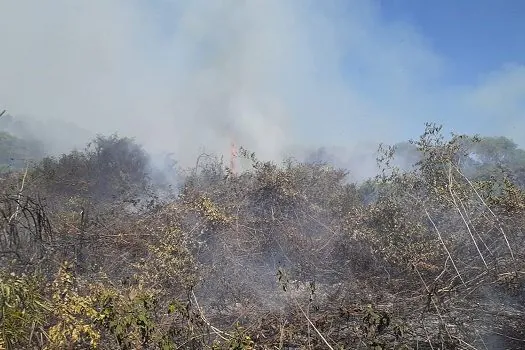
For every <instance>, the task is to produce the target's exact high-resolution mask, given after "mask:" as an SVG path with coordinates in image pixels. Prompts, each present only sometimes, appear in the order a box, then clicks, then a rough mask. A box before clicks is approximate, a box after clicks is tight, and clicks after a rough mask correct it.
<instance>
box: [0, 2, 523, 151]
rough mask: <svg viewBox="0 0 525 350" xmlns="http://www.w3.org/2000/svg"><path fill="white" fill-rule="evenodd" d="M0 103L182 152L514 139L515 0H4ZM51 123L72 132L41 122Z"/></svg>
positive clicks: (517, 82) (518, 36)
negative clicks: (452, 135) (437, 127)
mask: <svg viewBox="0 0 525 350" xmlns="http://www.w3.org/2000/svg"><path fill="white" fill-rule="evenodd" d="M0 14H2V19H1V20H0V108H6V109H8V110H9V111H10V112H11V113H12V114H14V115H32V116H36V117H38V118H40V119H42V120H51V119H59V120H62V121H67V122H70V123H74V124H76V125H79V126H81V127H83V128H86V129H89V130H90V131H92V132H102V133H112V132H118V133H119V134H121V135H126V136H128V135H129V136H136V137H137V139H138V140H139V141H141V142H142V143H144V144H145V145H146V146H147V147H148V148H150V149H153V150H170V151H174V152H175V154H177V155H178V157H179V158H181V159H183V160H184V159H186V160H188V161H189V160H193V159H194V158H195V156H196V154H197V153H199V152H200V151H202V147H206V149H207V150H214V151H217V152H222V151H225V150H227V149H228V147H229V143H230V139H232V138H234V139H235V140H236V141H237V143H238V144H242V145H245V146H246V147H248V148H249V149H251V150H254V151H255V152H257V153H258V154H259V156H260V157H261V158H275V157H278V155H279V154H280V152H282V150H283V149H286V148H287V147H289V146H292V145H304V146H318V145H328V146H331V145H338V146H345V147H354V146H355V144H357V143H361V142H378V141H386V142H392V141H399V140H404V139H407V138H410V137H417V136H418V135H419V134H420V133H421V132H422V130H423V123H424V122H425V121H435V122H438V123H443V124H444V125H445V129H446V130H451V131H456V132H466V133H482V134H489V135H495V134H496V135H506V136H509V137H512V138H514V139H515V141H517V142H519V143H520V144H521V145H524V144H525V133H524V132H523V130H525V35H524V34H523V33H525V20H523V19H525V2H523V1H521V0H499V1H498V0H490V1H489V0H439V1H438V0H432V1H431V0H424V1H423V0H421V1H419V0H383V1H371V0H370V1H368V0H355V1H353V0H346V1H344V0H340V1H332V0H322V1H321V0H317V1H314V0H187V1H182V0H180V1H176V0H172V1H170V0H148V1H139V0H76V1H71V0H47V1H39V0H4V1H1V2H0ZM52 136H53V137H56V138H59V139H65V140H67V139H68V137H69V138H70V139H71V138H73V140H68V141H70V142H71V141H75V142H80V141H82V142H83V140H78V139H77V138H76V137H77V136H75V137H73V136H71V135H68V133H64V132H57V134H56V135H52Z"/></svg>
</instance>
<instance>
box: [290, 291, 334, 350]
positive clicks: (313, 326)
mask: <svg viewBox="0 0 525 350" xmlns="http://www.w3.org/2000/svg"><path fill="white" fill-rule="evenodd" d="M294 301H295V303H296V304H297V307H298V308H299V310H301V312H302V314H303V315H304V317H305V318H306V320H307V321H308V323H309V324H310V325H311V326H312V328H313V329H314V330H315V331H316V332H317V334H318V335H319V337H320V338H321V339H322V340H323V342H324V343H325V344H326V346H328V348H329V349H330V350H334V348H333V347H332V346H331V345H330V343H328V341H327V340H326V338H325V337H324V336H323V335H322V334H321V332H319V330H318V329H317V327H316V326H315V325H314V324H313V323H312V321H310V318H309V317H308V315H307V314H306V313H305V312H304V310H303V308H302V307H301V305H299V302H298V301H297V299H295V298H294Z"/></svg>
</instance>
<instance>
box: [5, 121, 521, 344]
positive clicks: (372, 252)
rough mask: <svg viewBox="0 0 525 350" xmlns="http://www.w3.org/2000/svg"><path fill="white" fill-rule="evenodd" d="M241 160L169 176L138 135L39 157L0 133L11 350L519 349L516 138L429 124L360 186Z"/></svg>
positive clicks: (306, 169)
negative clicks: (447, 130)
mask: <svg viewBox="0 0 525 350" xmlns="http://www.w3.org/2000/svg"><path fill="white" fill-rule="evenodd" d="M240 156H241V157H243V158H245V159H246V160H248V161H249V162H250V163H251V166H252V167H251V169H249V170H246V171H243V172H242V173H240V174H236V175H234V174H232V173H231V171H230V169H228V168H227V164H223V163H222V161H221V160H220V159H219V158H216V157H214V156H203V157H200V159H199V161H198V162H197V163H196V166H195V167H194V168H192V169H178V168H174V167H173V166H171V165H170V169H172V170H173V171H177V172H178V174H177V179H180V181H179V182H178V183H176V184H173V183H170V182H171V181H168V180H169V179H172V178H173V177H172V176H173V174H166V172H167V170H166V169H167V168H166V169H164V172H165V174H163V175H164V176H159V173H158V171H157V172H156V171H155V170H154V169H153V168H152V167H151V162H150V157H149V155H148V154H147V153H146V152H145V151H144V150H143V149H142V147H141V146H140V145H139V144H137V143H136V142H135V141H134V140H133V139H130V138H126V137H120V136H118V135H112V136H98V137H96V138H95V139H94V140H93V141H92V142H91V143H90V144H89V145H86V148H85V149H83V150H75V151H71V152H69V153H67V154H63V155H61V156H58V157H46V156H45V155H44V154H41V152H39V147H37V146H36V144H35V143H33V142H30V141H27V140H24V139H20V138H17V137H14V136H13V135H11V134H9V133H8V132H2V133H0V167H1V169H2V176H1V180H0V181H1V183H2V193H1V194H0V213H1V214H2V215H0V222H1V224H0V228H1V234H0V251H1V256H0V259H1V260H0V266H1V272H0V306H1V309H0V310H1V311H0V312H1V313H0V321H1V336H0V349H92V348H98V349H162V350H167V349H206V348H209V349H299V348H311V349H323V348H328V349H359V348H360V349H503V348H505V349H521V348H523V347H524V346H525V345H524V344H525V333H524V331H523V330H524V329H525V280H524V279H525V260H524V258H525V244H524V243H525V235H524V232H523V230H524V227H525V150H523V149H520V148H519V147H518V146H517V145H516V144H515V143H514V142H513V141H512V140H510V139H507V138H505V137H480V136H474V135H472V136H468V135H451V136H450V137H445V135H443V133H442V131H441V128H440V127H439V126H436V125H434V124H427V125H426V128H425V130H424V132H423V134H422V135H421V137H420V138H419V139H416V140H412V141H407V142H405V143H401V144H398V145H395V146H393V147H389V146H385V145H381V147H379V150H378V165H379V166H380V172H379V175H378V176H377V177H374V178H370V179H367V180H366V181H362V182H358V183H353V182H351V181H349V180H348V172H352V169H340V168H337V167H335V166H334V165H333V164H331V163H330V162H327V161H326V157H327V154H326V152H323V150H320V151H319V152H315V153H314V154H312V155H311V156H310V157H307V158H306V159H305V160H295V159H288V160H286V161H284V162H283V163H281V164H275V163H272V162H265V161H261V160H259V159H258V158H257V154H253V153H250V152H249V150H244V149H243V150H241V152H240ZM29 158H31V159H32V162H26V161H25V159H29ZM13 159H22V162H14V163H13V161H12V160H13ZM172 165H173V164H172Z"/></svg>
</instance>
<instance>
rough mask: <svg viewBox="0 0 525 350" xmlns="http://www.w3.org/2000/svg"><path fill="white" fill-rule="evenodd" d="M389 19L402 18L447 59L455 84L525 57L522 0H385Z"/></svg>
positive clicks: (450, 78) (524, 7)
mask: <svg viewBox="0 0 525 350" xmlns="http://www.w3.org/2000/svg"><path fill="white" fill-rule="evenodd" d="M379 3H380V6H381V12H382V14H383V16H384V18H385V19H386V20H389V21H403V22H405V23H408V24H410V25H411V26H413V27H414V30H417V31H418V32H419V33H420V34H421V35H423V36H424V37H425V38H426V39H427V41H428V43H429V45H431V46H432V47H433V48H434V49H435V50H436V52H438V53H439V54H441V55H443V56H444V57H445V58H446V60H447V61H448V64H447V68H448V72H447V73H448V74H447V79H448V81H449V82H451V83H459V84H472V83H474V82H476V81H478V79H479V78H480V76H482V75H483V74H486V73H487V72H489V71H493V70H497V69H499V68H500V67H501V65H502V64H503V63H509V62H513V63H524V61H525V35H524V34H523V33H525V2H524V1H521V0H502V1H497V0H441V1H418V0H381V1H380V2H379Z"/></svg>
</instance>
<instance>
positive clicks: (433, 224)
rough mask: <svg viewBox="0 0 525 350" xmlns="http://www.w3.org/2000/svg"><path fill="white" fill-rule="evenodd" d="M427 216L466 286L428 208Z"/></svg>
mask: <svg viewBox="0 0 525 350" xmlns="http://www.w3.org/2000/svg"><path fill="white" fill-rule="evenodd" d="M424 210H425V214H426V215H427V217H428V219H429V220H430V222H431V223H432V226H434V229H435V230H436V232H437V234H438V237H439V240H440V241H441V244H442V245H443V248H445V251H446V252H447V255H448V257H449V258H450V262H452V266H454V270H456V273H457V274H458V277H459V279H460V280H461V283H463V284H465V281H464V280H463V277H461V274H460V273H459V270H458V268H457V266H456V263H455V262H454V259H452V255H451V254H450V252H449V250H448V248H447V245H446V244H445V241H443V237H441V232H439V229H438V228H437V226H436V224H435V223H434V220H432V218H431V217H430V214H429V213H428V210H427V208H424Z"/></svg>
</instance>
